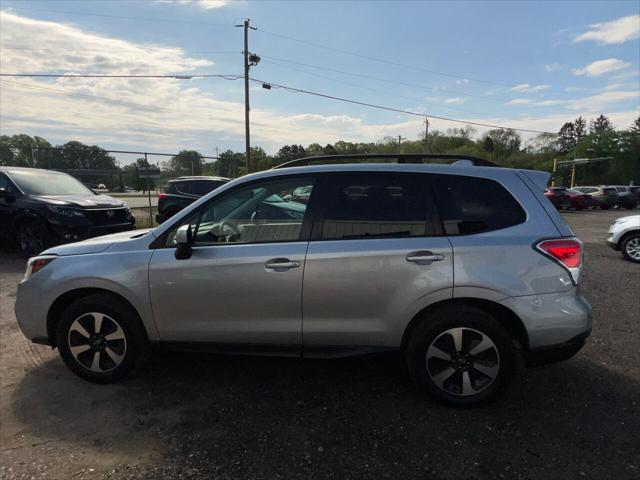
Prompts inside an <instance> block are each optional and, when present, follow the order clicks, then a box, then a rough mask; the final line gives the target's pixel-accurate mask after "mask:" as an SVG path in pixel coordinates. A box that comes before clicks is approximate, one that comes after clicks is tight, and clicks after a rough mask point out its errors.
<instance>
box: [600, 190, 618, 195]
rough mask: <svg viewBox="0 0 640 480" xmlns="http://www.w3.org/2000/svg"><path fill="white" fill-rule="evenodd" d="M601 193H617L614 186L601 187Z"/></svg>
mask: <svg viewBox="0 0 640 480" xmlns="http://www.w3.org/2000/svg"><path fill="white" fill-rule="evenodd" d="M602 193H604V194H605V195H610V194H612V193H618V192H617V191H616V189H615V188H603V189H602Z"/></svg>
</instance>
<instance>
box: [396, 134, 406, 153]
mask: <svg viewBox="0 0 640 480" xmlns="http://www.w3.org/2000/svg"><path fill="white" fill-rule="evenodd" d="M402 140H406V138H405V137H403V136H402V135H398V153H402Z"/></svg>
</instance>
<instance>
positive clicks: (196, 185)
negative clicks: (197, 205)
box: [189, 180, 224, 197]
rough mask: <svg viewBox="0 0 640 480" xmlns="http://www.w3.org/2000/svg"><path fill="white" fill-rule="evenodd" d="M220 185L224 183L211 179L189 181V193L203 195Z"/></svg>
mask: <svg viewBox="0 0 640 480" xmlns="http://www.w3.org/2000/svg"><path fill="white" fill-rule="evenodd" d="M220 185H224V182H216V181H213V180H198V181H195V182H191V184H190V185H189V193H191V194H192V195H199V196H201V197H202V196H204V195H206V194H207V193H209V192H210V191H211V190H215V189H216V188H218V187H219V186H220Z"/></svg>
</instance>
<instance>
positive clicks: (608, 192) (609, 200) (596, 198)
mask: <svg viewBox="0 0 640 480" xmlns="http://www.w3.org/2000/svg"><path fill="white" fill-rule="evenodd" d="M573 190H577V191H579V192H582V193H586V194H587V195H590V196H591V198H592V199H593V204H594V206H596V207H600V208H601V209H602V210H609V209H610V208H613V207H615V206H616V205H618V192H617V191H616V189H615V188H614V187H606V186H603V185H600V186H596V185H583V186H580V187H574V188H573Z"/></svg>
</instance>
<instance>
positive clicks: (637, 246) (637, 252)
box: [625, 237, 640, 261]
mask: <svg viewBox="0 0 640 480" xmlns="http://www.w3.org/2000/svg"><path fill="white" fill-rule="evenodd" d="M625 250H626V251H627V255H629V256H630V257H631V258H633V259H634V260H637V261H640V237H636V238H632V239H631V240H629V241H628V242H627V244H626V246H625Z"/></svg>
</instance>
